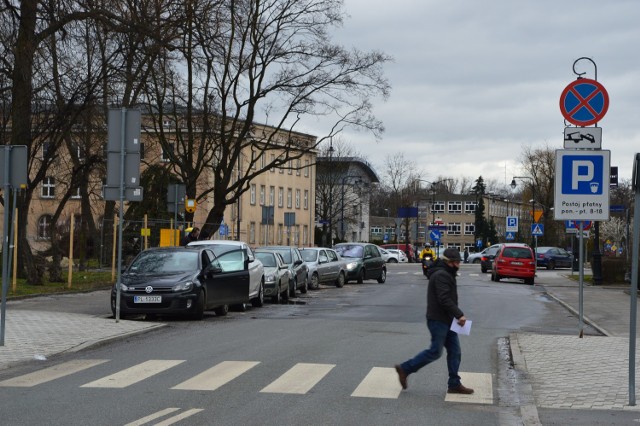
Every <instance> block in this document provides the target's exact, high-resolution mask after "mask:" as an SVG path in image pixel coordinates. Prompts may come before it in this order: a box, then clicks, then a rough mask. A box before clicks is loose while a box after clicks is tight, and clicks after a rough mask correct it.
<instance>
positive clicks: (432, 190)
mask: <svg viewBox="0 0 640 426" xmlns="http://www.w3.org/2000/svg"><path fill="white" fill-rule="evenodd" d="M450 180H452V179H449V178H447V179H441V180H439V181H436V182H431V181H428V180H424V179H418V182H425V183H428V184H430V185H431V217H432V220H431V224H432V225H435V223H436V210H435V208H434V205H435V203H436V191H435V186H436V185H438V184H440V183H444V182H447V181H450ZM424 239H425V242H426V240H427V236H426V233H425V236H424ZM436 256H440V244H439V242H438V244H437V246H436Z"/></svg>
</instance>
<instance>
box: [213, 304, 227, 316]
mask: <svg viewBox="0 0 640 426" xmlns="http://www.w3.org/2000/svg"><path fill="white" fill-rule="evenodd" d="M213 312H215V313H216V315H217V316H219V317H223V316H225V315H227V314H228V313H229V305H222V306H218V307H217V308H215V309H214V310H213Z"/></svg>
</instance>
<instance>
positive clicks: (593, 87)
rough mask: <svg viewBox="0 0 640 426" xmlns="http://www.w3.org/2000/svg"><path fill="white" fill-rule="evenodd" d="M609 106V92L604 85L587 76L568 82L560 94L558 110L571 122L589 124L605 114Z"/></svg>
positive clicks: (578, 124)
mask: <svg viewBox="0 0 640 426" xmlns="http://www.w3.org/2000/svg"><path fill="white" fill-rule="evenodd" d="M608 108H609V94H608V93H607V90H606V89H605V88H604V86H603V85H602V84H600V83H598V82H597V81H595V80H591V79H589V78H579V79H577V80H575V81H572V82H571V83H569V85H568V86H567V87H565V89H564V90H563V91H562V94H561V95H560V111H561V112H562V115H563V116H564V118H565V120H567V121H568V122H569V123H571V124H575V125H576V126H590V125H592V124H595V123H597V122H598V121H600V120H601V119H602V117H604V116H605V114H606V113H607V109H608Z"/></svg>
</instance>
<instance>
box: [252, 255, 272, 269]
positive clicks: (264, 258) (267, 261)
mask: <svg viewBox="0 0 640 426" xmlns="http://www.w3.org/2000/svg"><path fill="white" fill-rule="evenodd" d="M256 258H257V259H258V260H259V261H260V262H262V265H263V266H266V267H271V268H275V267H276V266H277V265H276V257H275V255H274V254H273V253H256Z"/></svg>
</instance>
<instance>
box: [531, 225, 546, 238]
mask: <svg viewBox="0 0 640 426" xmlns="http://www.w3.org/2000/svg"><path fill="white" fill-rule="evenodd" d="M531 235H533V236H534V237H541V236H543V235H544V225H543V224H542V223H532V224H531Z"/></svg>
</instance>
